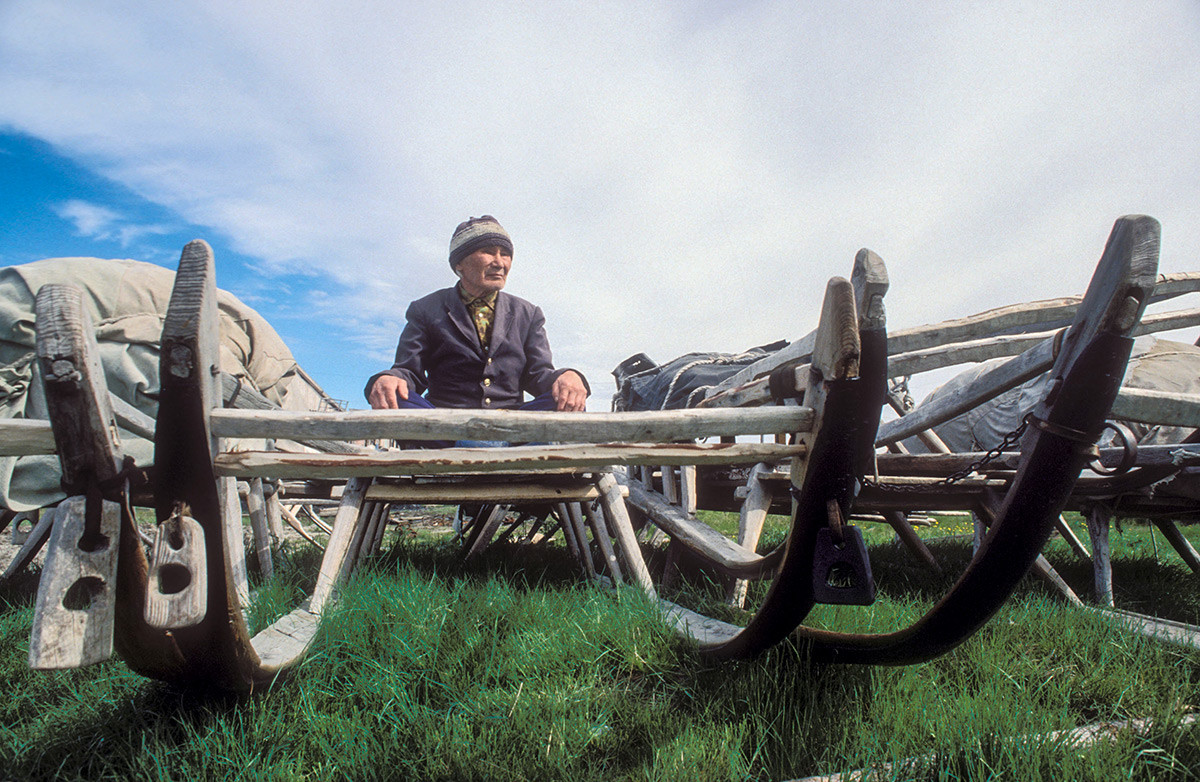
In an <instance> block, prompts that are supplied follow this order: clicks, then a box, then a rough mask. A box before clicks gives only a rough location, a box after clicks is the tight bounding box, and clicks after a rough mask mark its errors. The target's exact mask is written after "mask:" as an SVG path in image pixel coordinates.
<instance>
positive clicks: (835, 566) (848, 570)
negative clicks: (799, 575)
mask: <svg viewBox="0 0 1200 782" xmlns="http://www.w3.org/2000/svg"><path fill="white" fill-rule="evenodd" d="M840 531H841V534H842V540H841V543H840V544H839V543H838V542H837V541H836V540H835V538H834V534H833V531H832V530H831V529H829V527H822V528H820V529H819V530H817V540H816V547H815V549H814V551H813V570H812V578H813V581H812V587H813V600H815V601H816V602H818V603H828V604H831V605H855V606H869V605H871V604H872V603H874V602H875V579H874V578H872V577H871V559H870V557H869V556H868V555H867V543H866V541H865V540H863V536H862V530H860V529H859V528H858V527H852V526H850V525H848V524H847V525H843V526H841V527H840Z"/></svg>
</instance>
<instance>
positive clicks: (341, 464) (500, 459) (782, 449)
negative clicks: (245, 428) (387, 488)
mask: <svg viewBox="0 0 1200 782" xmlns="http://www.w3.org/2000/svg"><path fill="white" fill-rule="evenodd" d="M802 453H804V446H801V445H776V444H774V443H708V444H693V445H689V444H680V445H666V444H664V445H629V444H624V443H611V444H599V445H529V446H519V447H513V448H445V449H430V450H426V451H415V450H414V451H386V452H383V451H381V452H379V453H377V454H375V455H373V456H369V457H368V456H345V455H336V454H289V453H282V452H279V451H237V452H230V453H223V454H221V455H220V456H218V457H217V458H216V460H215V462H214V464H215V467H216V470H217V473H218V474H219V475H233V476H239V477H255V476H256V477H264V478H265V477H271V478H284V479H292V478H349V477H379V476H390V475H439V474H448V473H451V474H452V473H462V472H489V471H514V470H516V471H536V470H540V469H556V468H562V467H571V468H587V467H592V468H595V467H604V466H607V465H614V464H633V465H640V464H664V463H666V464H754V463H756V462H763V461H766V462H774V461H781V460H784V459H788V458H790V457H792V456H796V455H798V454H802Z"/></svg>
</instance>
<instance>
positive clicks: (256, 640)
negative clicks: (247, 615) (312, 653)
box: [250, 604, 321, 671]
mask: <svg viewBox="0 0 1200 782" xmlns="http://www.w3.org/2000/svg"><path fill="white" fill-rule="evenodd" d="M320 621H321V616H320V614H315V613H313V612H312V611H310V610H309V609H308V605H307V604H305V605H302V606H300V607H299V608H296V609H295V610H293V611H292V612H291V613H289V614H286V615H285V616H283V617H281V618H280V619H278V620H277V621H276V622H275V623H274V624H272V625H271V626H270V627H268V628H267V629H265V630H263V631H262V632H261V633H259V634H258V635H256V636H254V637H253V638H252V639H250V645H251V646H252V647H253V648H254V652H255V653H256V654H257V655H258V660H259V665H260V666H261V667H262V669H263V670H264V671H272V670H279V669H281V668H284V667H286V666H288V665H291V664H292V663H294V662H295V661H296V660H298V659H299V658H300V657H301V656H302V655H303V654H304V653H305V651H307V650H308V647H309V646H310V645H311V644H312V640H313V638H314V637H315V636H316V634H317V628H318V626H319V625H320Z"/></svg>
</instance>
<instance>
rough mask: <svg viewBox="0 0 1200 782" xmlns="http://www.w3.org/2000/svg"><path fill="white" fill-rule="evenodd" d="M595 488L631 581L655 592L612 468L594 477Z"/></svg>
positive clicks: (645, 589) (651, 592)
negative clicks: (610, 470)
mask: <svg viewBox="0 0 1200 782" xmlns="http://www.w3.org/2000/svg"><path fill="white" fill-rule="evenodd" d="M596 488H597V489H599V490H600V505H601V507H602V508H603V509H604V516H605V519H606V520H607V521H608V527H609V530H611V532H612V533H613V538H614V539H615V540H616V542H617V549H618V550H620V552H621V556H622V557H623V558H624V560H625V570H626V572H627V573H629V577H630V579H631V580H632V581H633V583H635V584H637V585H638V586H639V587H641V588H642V590H643V591H644V592H646V594H648V595H650V596H651V597H655V596H657V592H656V591H655V589H654V582H653V581H652V580H651V578H650V571H649V570H647V569H646V561H645V560H644V559H642V551H641V549H639V548H638V544H637V536H636V535H634V532H633V525H632V524H631V523H630V522H629V514H628V513H627V512H626V510H625V498H624V497H622V496H621V487H620V486H618V485H617V479H616V478H614V477H613V475H612V473H611V472H604V473H601V474H600V476H599V477H598V478H597V479H596Z"/></svg>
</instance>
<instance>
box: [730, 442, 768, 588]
mask: <svg viewBox="0 0 1200 782" xmlns="http://www.w3.org/2000/svg"><path fill="white" fill-rule="evenodd" d="M770 469H771V468H770V466H769V465H766V464H762V463H761V462H760V463H759V464H756V465H754V467H753V468H751V470H750V477H749V478H747V479H746V499H744V500H743V501H742V507H741V510H740V512H739V513H738V537H737V542H738V544H739V545H741V546H742V547H743V548H745V549H746V550H747V551H750V552H754V551H755V550H757V549H758V540H759V538H760V537H761V536H762V529H763V524H764V523H765V522H766V520H767V513H768V512H769V511H770V510H771V499H772V497H771V490H770V489H768V488H767V486H766V483H765V482H764V481H763V480H762V479H761V476H762V475H763V473H765V472H769V471H770ZM749 588H750V582H749V581H748V580H746V579H744V578H739V579H737V580H735V581H734V582H733V587H732V589H731V590H730V595H729V604H730V605H733V606H736V607H738V608H742V607H744V606H745V605H746V593H747V591H748V590H749Z"/></svg>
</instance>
